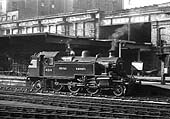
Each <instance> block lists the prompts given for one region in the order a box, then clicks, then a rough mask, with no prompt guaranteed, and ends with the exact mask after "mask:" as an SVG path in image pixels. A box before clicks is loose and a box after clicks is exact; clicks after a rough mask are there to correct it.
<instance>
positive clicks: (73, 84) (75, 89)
mask: <svg viewBox="0 0 170 119" xmlns="http://www.w3.org/2000/svg"><path fill="white" fill-rule="evenodd" d="M68 89H69V91H70V92H72V93H78V92H79V91H80V87H78V86H77V82H70V83H69V84H68Z"/></svg>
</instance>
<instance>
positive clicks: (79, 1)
mask: <svg viewBox="0 0 170 119" xmlns="http://www.w3.org/2000/svg"><path fill="white" fill-rule="evenodd" d="M122 8H123V2H122V0H74V2H73V9H74V11H84V10H88V9H100V10H102V11H115V10H120V9H122Z"/></svg>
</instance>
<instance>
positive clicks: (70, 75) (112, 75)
mask: <svg viewBox="0 0 170 119" xmlns="http://www.w3.org/2000/svg"><path fill="white" fill-rule="evenodd" d="M123 63H124V62H123V60H122V59H121V58H118V57H113V56H112V57H91V56H86V55H83V56H63V55H61V54H60V52H58V51H57V52H40V53H39V54H37V55H34V56H33V57H32V61H31V65H30V66H29V69H28V72H29V76H28V78H27V82H28V84H29V85H30V87H31V90H32V91H39V90H54V91H61V90H62V89H63V88H66V87H67V88H68V89H69V91H70V92H72V93H78V92H79V91H81V90H82V89H83V90H86V91H87V93H90V94H96V93H98V92H99V91H101V90H112V92H113V94H114V95H116V96H121V95H124V94H125V93H126V90H127V87H129V85H131V84H133V83H134V80H133V79H132V78H129V77H128V76H127V75H126V73H125V72H124V68H123Z"/></svg>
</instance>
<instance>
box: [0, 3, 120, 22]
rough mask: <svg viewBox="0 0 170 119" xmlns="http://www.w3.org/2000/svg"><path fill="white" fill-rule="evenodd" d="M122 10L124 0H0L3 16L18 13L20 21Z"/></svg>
mask: <svg viewBox="0 0 170 119" xmlns="http://www.w3.org/2000/svg"><path fill="white" fill-rule="evenodd" d="M122 8H123V3H122V0H0V13H1V15H3V14H4V13H6V14H7V13H8V12H13V11H18V17H17V18H18V19H26V18H33V17H37V16H46V15H54V14H59V13H68V12H83V11H86V10H90V9H100V10H101V11H115V10H120V9H122ZM2 13H3V14H2ZM6 20H7V17H6Z"/></svg>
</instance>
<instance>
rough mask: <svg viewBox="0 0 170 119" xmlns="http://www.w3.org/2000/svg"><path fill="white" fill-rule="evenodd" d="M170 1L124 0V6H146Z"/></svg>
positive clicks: (169, 0) (126, 7)
mask: <svg viewBox="0 0 170 119" xmlns="http://www.w3.org/2000/svg"><path fill="white" fill-rule="evenodd" d="M166 2H170V0H140V3H139V0H123V8H124V9H130V8H135V7H144V6H149V5H154V4H162V3H166Z"/></svg>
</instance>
